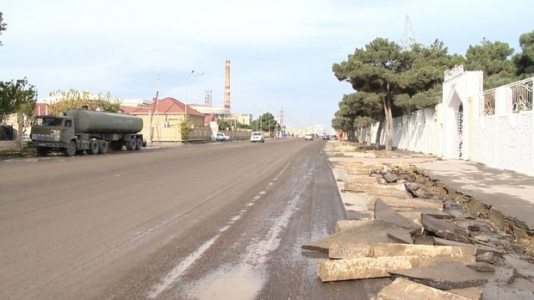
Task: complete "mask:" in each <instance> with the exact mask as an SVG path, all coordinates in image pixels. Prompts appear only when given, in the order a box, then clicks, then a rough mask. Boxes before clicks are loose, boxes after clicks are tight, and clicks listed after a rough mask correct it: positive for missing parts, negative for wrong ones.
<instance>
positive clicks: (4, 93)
mask: <svg viewBox="0 0 534 300" xmlns="http://www.w3.org/2000/svg"><path fill="white" fill-rule="evenodd" d="M36 97H37V90H36V89H35V87H34V86H33V85H31V84H29V83H28V80H27V79H26V78H24V79H19V80H16V81H15V80H11V81H0V123H1V122H2V121H3V120H4V119H5V118H6V117H7V116H8V115H10V114H13V113H23V114H25V115H27V116H32V115H33V110H34V109H35V102H36V101H37V99H36Z"/></svg>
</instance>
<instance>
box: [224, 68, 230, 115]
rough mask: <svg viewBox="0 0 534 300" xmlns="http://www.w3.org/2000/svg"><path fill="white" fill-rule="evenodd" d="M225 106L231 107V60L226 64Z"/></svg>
mask: <svg viewBox="0 0 534 300" xmlns="http://www.w3.org/2000/svg"><path fill="white" fill-rule="evenodd" d="M224 108H228V109H230V60H229V59H227V60H226V63H225V64H224Z"/></svg>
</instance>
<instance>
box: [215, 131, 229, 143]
mask: <svg viewBox="0 0 534 300" xmlns="http://www.w3.org/2000/svg"><path fill="white" fill-rule="evenodd" d="M229 140H230V137H229V136H227V135H226V134H224V133H222V132H219V133H217V135H216V136H215V141H216V142H226V141H229Z"/></svg>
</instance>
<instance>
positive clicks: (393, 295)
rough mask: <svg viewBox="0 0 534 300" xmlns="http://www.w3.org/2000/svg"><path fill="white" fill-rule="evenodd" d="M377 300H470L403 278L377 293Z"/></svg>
mask: <svg viewBox="0 0 534 300" xmlns="http://www.w3.org/2000/svg"><path fill="white" fill-rule="evenodd" d="M378 299H379V300H406V299H428V300H431V299H440V300H470V299H479V298H468V297H464V296H462V295H458V294H455V293H452V292H449V291H442V290H439V289H435V288H432V287H429V286H426V285H423V284H420V283H416V282H413V281H410V280H407V279H404V278H397V279H395V281H393V283H391V284H390V285H388V286H386V287H385V288H383V289H382V290H381V291H380V292H379V293H378Z"/></svg>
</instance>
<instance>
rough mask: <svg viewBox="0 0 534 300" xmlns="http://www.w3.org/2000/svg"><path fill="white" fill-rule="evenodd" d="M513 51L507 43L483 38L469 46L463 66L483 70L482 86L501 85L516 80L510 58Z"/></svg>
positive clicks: (492, 86)
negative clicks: (478, 42)
mask: <svg viewBox="0 0 534 300" xmlns="http://www.w3.org/2000/svg"><path fill="white" fill-rule="evenodd" d="M513 53H514V49H513V48H511V47H510V46H509V45H508V44H507V43H502V42H491V41H487V40H484V41H483V42H482V43H481V44H479V45H475V46H469V48H468V49H467V52H466V54H465V59H466V62H465V68H466V70H477V71H483V72H484V88H486V89H489V88H494V87H497V86H501V85H504V84H506V83H509V82H512V81H514V80H517V76H516V75H515V66H514V63H513V61H512V60H511V57H512V54H513Z"/></svg>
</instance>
